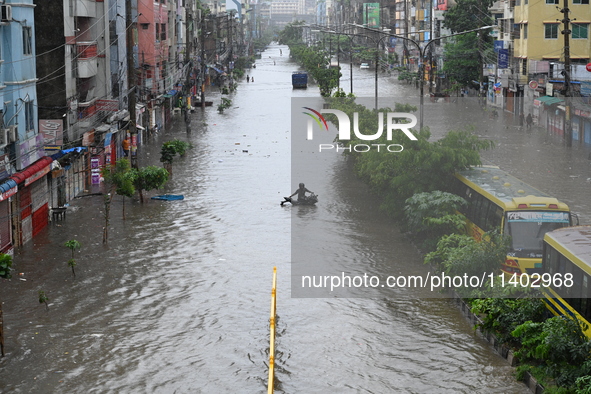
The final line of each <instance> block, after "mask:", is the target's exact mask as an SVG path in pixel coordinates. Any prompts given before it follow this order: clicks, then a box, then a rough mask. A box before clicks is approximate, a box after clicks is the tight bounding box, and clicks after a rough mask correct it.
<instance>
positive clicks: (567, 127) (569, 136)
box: [560, 0, 573, 147]
mask: <svg viewBox="0 0 591 394" xmlns="http://www.w3.org/2000/svg"><path fill="white" fill-rule="evenodd" d="M560 12H561V13H563V14H564V19H562V23H563V24H564V30H563V31H562V34H563V35H564V104H565V105H564V138H565V140H566V146H568V147H571V146H573V130H572V127H571V126H572V125H571V120H570V119H571V116H570V110H571V108H570V104H571V103H570V95H571V92H570V33H571V30H570V26H569V23H570V19H569V17H568V14H569V12H570V10H569V9H568V0H564V8H563V9H561V10H560Z"/></svg>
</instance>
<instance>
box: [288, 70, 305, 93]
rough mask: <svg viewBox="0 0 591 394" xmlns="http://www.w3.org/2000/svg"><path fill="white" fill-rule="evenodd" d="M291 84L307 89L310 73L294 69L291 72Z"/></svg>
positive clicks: (297, 87)
mask: <svg viewBox="0 0 591 394" xmlns="http://www.w3.org/2000/svg"><path fill="white" fill-rule="evenodd" d="M291 85H292V86H293V88H294V89H306V88H307V87H308V73H306V72H302V71H294V72H293V73H292V74H291Z"/></svg>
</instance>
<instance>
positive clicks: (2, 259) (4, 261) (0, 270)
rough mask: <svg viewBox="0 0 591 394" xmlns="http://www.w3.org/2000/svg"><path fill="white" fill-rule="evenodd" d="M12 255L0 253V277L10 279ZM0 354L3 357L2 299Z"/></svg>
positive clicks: (0, 303) (0, 309)
mask: <svg viewBox="0 0 591 394" xmlns="http://www.w3.org/2000/svg"><path fill="white" fill-rule="evenodd" d="M11 269H12V256H11V255H9V254H4V253H0V278H3V279H10V278H12V274H11V273H10V271H11ZM0 355H1V356H2V357H4V317H3V312H2V301H0Z"/></svg>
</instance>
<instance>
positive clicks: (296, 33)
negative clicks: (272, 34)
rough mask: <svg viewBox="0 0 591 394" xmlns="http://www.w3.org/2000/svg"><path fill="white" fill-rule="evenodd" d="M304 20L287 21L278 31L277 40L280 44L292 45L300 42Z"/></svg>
mask: <svg viewBox="0 0 591 394" xmlns="http://www.w3.org/2000/svg"><path fill="white" fill-rule="evenodd" d="M304 26H305V22H304V21H294V22H291V23H288V24H287V25H286V26H285V27H284V28H283V30H281V31H280V32H279V37H278V42H279V43H280V44H282V45H293V44H296V43H301V42H302V37H303V33H304Z"/></svg>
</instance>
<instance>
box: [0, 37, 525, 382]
mask: <svg viewBox="0 0 591 394" xmlns="http://www.w3.org/2000/svg"><path fill="white" fill-rule="evenodd" d="M280 49H282V52H283V56H280ZM287 54H288V50H287V48H286V47H280V46H277V45H272V46H270V47H269V48H268V49H267V50H266V51H265V52H264V53H263V58H262V59H260V60H257V68H256V69H253V70H251V71H250V72H249V74H250V76H252V77H254V79H255V82H254V83H252V82H251V83H246V82H241V83H240V84H239V88H238V92H237V93H236V94H235V95H233V96H232V97H231V99H232V100H233V105H232V107H231V108H229V109H227V110H226V111H225V113H223V114H218V113H217V112H215V107H213V108H208V109H206V111H204V112H201V111H197V112H196V113H194V114H192V115H191V116H192V122H191V132H190V133H189V134H187V133H186V131H185V124H184V123H183V122H182V120H181V117H180V116H179V117H178V119H177V120H176V123H175V125H174V126H173V128H172V129H171V130H169V131H166V132H163V133H161V135H159V136H158V137H157V140H156V141H154V142H153V143H151V144H150V145H148V146H145V147H144V148H143V149H142V156H141V158H140V164H141V165H148V164H152V165H160V163H159V162H158V159H159V150H160V145H161V144H162V142H164V141H167V140H169V139H172V138H180V139H183V140H187V141H189V142H191V144H192V145H193V148H192V149H191V150H190V151H189V152H188V153H187V157H185V158H181V159H176V160H175V162H174V176H173V178H172V180H171V182H170V183H169V184H168V185H167V188H166V192H167V193H171V194H183V195H184V196H185V200H184V201H179V202H165V201H154V200H151V201H148V202H147V203H146V204H144V205H141V204H139V202H137V201H135V202H130V201H128V202H127V203H126V220H123V219H122V217H121V216H122V215H121V211H122V203H121V198H120V197H117V198H116V201H115V203H114V206H113V208H112V210H111V223H112V227H111V231H110V235H111V236H110V241H109V244H108V246H104V245H103V244H102V242H101V231H102V224H103V216H102V210H103V207H102V197H100V196H97V197H87V198H83V199H77V200H75V201H73V202H72V212H71V213H69V214H68V216H67V220H65V221H64V222H61V223H56V224H52V225H50V226H49V228H47V230H45V231H44V232H43V233H42V235H40V236H39V237H37V238H35V239H34V240H33V242H31V243H29V244H28V245H26V247H25V248H23V250H22V251H19V252H18V253H17V254H16V256H15V268H16V271H17V272H16V275H15V276H14V278H13V279H12V280H11V281H6V282H2V284H1V286H0V298H1V299H2V301H3V309H4V319H5V336H6V347H7V351H8V354H7V356H6V357H5V358H4V359H2V360H0V369H1V372H0V392H15V393H146V392H154V393H261V392H264V391H265V390H266V380H267V365H268V346H269V344H268V338H269V332H268V315H269V305H270V288H271V275H272V269H273V267H274V266H277V268H278V278H279V280H278V282H279V283H278V304H277V305H278V306H277V311H278V315H279V321H278V338H277V344H276V349H277V359H276V363H277V364H276V365H277V381H278V383H277V387H276V392H279V393H360V392H362V393H394V392H395V393H459V392H462V393H479V392H480V393H527V392H528V391H527V389H526V388H525V386H524V385H523V384H521V383H518V382H516V381H515V379H514V377H513V369H512V368H510V367H509V366H508V364H507V363H506V361H505V360H503V359H502V358H500V357H499V356H497V355H496V353H494V351H493V350H492V349H491V348H490V346H489V345H488V344H487V343H485V342H484V341H482V340H480V339H479V338H478V337H477V336H475V335H474V331H473V328H472V327H471V325H470V324H469V323H468V322H466V321H465V320H464V318H463V317H462V315H461V313H460V312H459V311H458V309H457V308H456V306H455V305H454V304H453V302H452V301H450V300H447V299H429V298H423V297H422V294H421V293H420V292H417V291H413V290H412V289H396V290H389V291H381V292H379V293H378V294H374V296H373V297H371V298H363V297H361V298H306V297H297V298H296V297H291V279H290V270H291V255H292V252H293V250H292V248H293V247H294V241H295V244H296V245H295V246H296V247H299V245H300V244H301V242H302V240H301V239H296V240H293V239H292V237H291V234H292V225H297V226H299V227H298V228H300V229H301V228H304V229H307V231H306V232H305V233H304V236H305V245H306V247H309V249H310V250H314V253H315V255H314V256H313V258H314V259H316V260H317V261H321V262H329V263H335V264H339V265H340V266H341V267H342V268H343V269H345V270H347V272H352V273H361V272H370V273H374V274H377V275H390V274H395V275H399V274H401V273H422V272H425V271H426V269H425V268H424V266H423V265H422V259H421V256H420V255H419V254H418V253H417V251H416V250H415V249H414V247H412V246H411V245H409V242H408V241H407V240H406V239H405V238H404V237H403V236H402V235H401V234H400V232H399V230H398V229H397V228H396V227H395V226H394V225H393V224H392V223H391V222H390V221H389V220H388V219H387V218H384V217H383V215H382V214H381V213H380V212H379V210H378V201H376V200H375V198H374V197H373V196H372V195H371V194H370V193H369V192H368V190H367V188H366V187H365V185H363V184H362V183H360V182H359V181H358V180H356V179H355V178H354V176H353V175H352V172H351V168H349V164H348V163H347V161H346V160H344V158H343V157H341V156H338V155H331V156H326V157H325V158H323V159H322V160H319V161H318V162H317V163H316V164H317V165H318V167H316V171H317V173H318V174H322V176H320V175H319V176H318V177H315V178H314V179H311V180H305V182H306V185H307V186H308V187H309V188H310V189H311V190H313V191H314V192H316V193H317V194H318V195H319V199H320V201H319V203H318V204H317V206H316V207H312V208H310V207H283V208H282V207H280V206H279V202H280V201H281V200H282V197H283V196H286V195H289V194H291V193H292V192H293V189H294V186H295V185H297V183H298V182H299V181H300V180H299V179H290V175H291V169H292V168H291V164H292V163H291V160H290V154H291V152H290V150H291V141H290V122H289V119H290V111H291V103H290V101H291V97H294V96H309V97H317V96H318V91H317V89H315V88H314V87H310V88H309V89H307V90H306V91H292V88H291V81H290V76H291V72H292V71H293V70H294V69H296V68H297V67H296V65H295V64H294V63H292V62H291V61H290V60H289V58H288V56H287ZM355 71H356V70H355ZM344 74H346V73H344ZM359 75H360V77H359V78H360V80H359V83H357V79H356V80H355V83H356V86H357V85H360V86H364V85H362V84H364V83H365V82H363V81H364V80H363V78H362V77H361V74H359ZM372 75H373V74H372ZM355 78H356V77H355ZM370 80H371V81H372V82H373V79H370ZM382 82H383V85H384V89H390V90H391V92H386V93H388V94H390V93H398V94H399V95H401V96H402V95H404V94H405V92H406V94H407V95H408V90H405V89H408V87H400V86H399V85H397V84H396V83H394V82H392V81H391V80H389V79H388V78H386V77H384V78H383V79H381V82H380V83H382ZM342 85H346V83H342ZM397 86H398V87H397ZM372 87H373V85H369V87H368V88H367V89H368V90H370V91H371V88H372ZM362 92H363V90H362V89H361V87H360V93H362ZM368 96H370V94H368ZM209 99H212V100H213V101H214V106H216V105H217V104H218V102H219V101H220V95H219V93H216V92H213V93H209V97H208V100H209ZM74 238H75V239H77V240H79V241H80V242H81V244H82V249H81V251H80V253H79V254H77V255H76V260H77V262H78V266H77V268H76V270H77V277H76V279H73V278H72V276H71V271H70V269H69V267H68V266H67V260H68V259H69V253H70V251H69V250H68V249H67V248H65V247H63V246H62V245H63V243H64V242H66V241H67V240H69V239H74ZM311 258H312V257H311ZM21 273H22V275H20V274H21ZM20 279H26V280H20ZM39 290H44V291H45V292H46V294H47V296H48V297H49V299H50V301H49V303H50V305H49V311H46V310H45V308H44V307H43V306H42V305H39V303H38V296H37V294H38V291H39Z"/></svg>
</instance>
